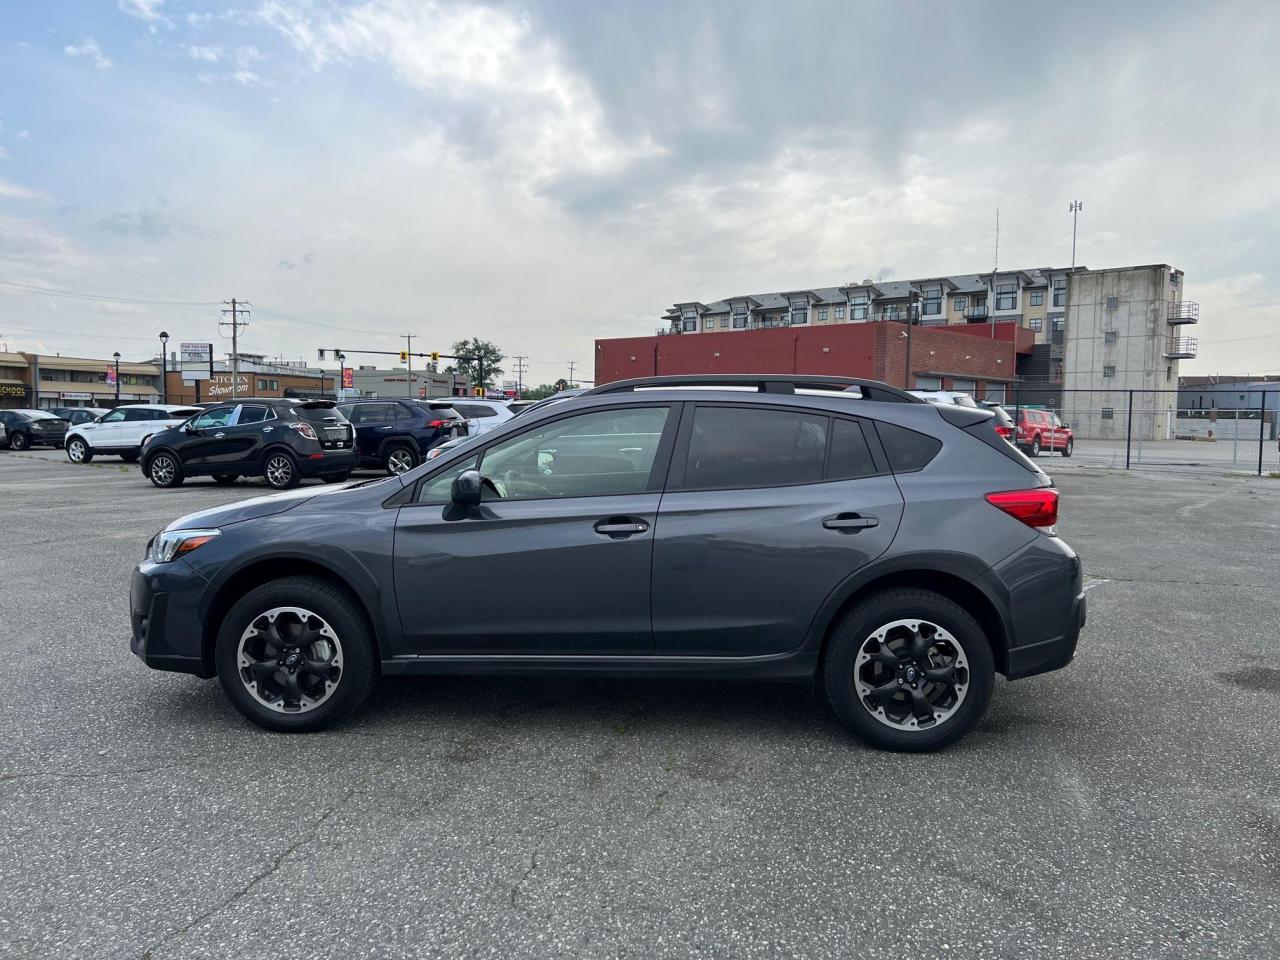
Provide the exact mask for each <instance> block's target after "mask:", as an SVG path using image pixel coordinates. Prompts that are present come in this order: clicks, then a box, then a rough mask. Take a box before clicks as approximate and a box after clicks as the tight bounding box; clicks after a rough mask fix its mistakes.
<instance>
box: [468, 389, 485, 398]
mask: <svg viewBox="0 0 1280 960" xmlns="http://www.w3.org/2000/svg"><path fill="white" fill-rule="evenodd" d="M471 394H472V396H476V397H483V396H484V387H472V388H471Z"/></svg>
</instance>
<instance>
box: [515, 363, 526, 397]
mask: <svg viewBox="0 0 1280 960" xmlns="http://www.w3.org/2000/svg"><path fill="white" fill-rule="evenodd" d="M528 359H529V358H528V357H516V358H515V360H516V399H517V400H518V399H520V397H521V396H522V395H523V394H524V367H525V363H524V362H525V361H526V360H528Z"/></svg>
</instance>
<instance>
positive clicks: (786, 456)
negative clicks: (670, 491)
mask: <svg viewBox="0 0 1280 960" xmlns="http://www.w3.org/2000/svg"><path fill="white" fill-rule="evenodd" d="M826 420H827V418H826V417H822V416H816V415H814V414H809V413H801V412H792V411H789V410H758V409H750V408H734V407H698V408H697V411H696V413H695V414H694V418H693V431H692V433H691V435H690V437H689V456H688V461H687V464H686V466H685V475H684V485H685V487H686V488H691V489H708V488H712V489H723V488H726V487H776V486H783V485H786V484H793V483H817V482H818V481H820V480H821V479H822V470H823V464H824V462H825V460H826V454H827V423H826Z"/></svg>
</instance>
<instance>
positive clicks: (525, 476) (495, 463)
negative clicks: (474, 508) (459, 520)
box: [480, 407, 669, 500]
mask: <svg viewBox="0 0 1280 960" xmlns="http://www.w3.org/2000/svg"><path fill="white" fill-rule="evenodd" d="M668 412H669V408H667V407H642V408H631V409H626V410H600V411H596V412H594V413H581V414H578V415H577V416H573V417H566V418H565V419H563V420H557V421H555V422H553V423H548V424H545V425H542V426H539V427H535V428H534V429H532V430H529V431H526V432H525V433H522V434H520V435H519V436H517V437H512V438H511V439H509V440H504V441H502V442H500V443H497V444H494V445H493V446H492V447H490V448H489V449H488V450H486V451H485V452H484V456H483V459H482V460H481V461H480V472H481V473H483V474H484V475H485V477H486V479H489V480H492V481H493V484H494V486H495V488H496V489H497V491H498V493H499V495H501V496H502V497H503V498H505V499H508V500H539V499H543V498H546V497H598V496H608V495H613V494H624V493H639V492H641V491H643V490H647V489H648V488H649V474H650V472H651V470H652V469H653V461H654V459H655V458H656V457H657V455H658V441H660V440H661V439H662V430H663V427H664V426H665V425H666V422H667V414H668Z"/></svg>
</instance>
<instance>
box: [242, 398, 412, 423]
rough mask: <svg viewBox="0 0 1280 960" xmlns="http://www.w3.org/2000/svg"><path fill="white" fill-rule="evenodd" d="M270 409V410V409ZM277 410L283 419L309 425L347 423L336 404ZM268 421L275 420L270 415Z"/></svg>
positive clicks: (317, 404) (282, 407)
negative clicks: (287, 418) (299, 421)
mask: <svg viewBox="0 0 1280 960" xmlns="http://www.w3.org/2000/svg"><path fill="white" fill-rule="evenodd" d="M379 406H390V404H379ZM269 409H270V408H269ZM275 409H276V410H278V411H279V415H280V416H282V417H297V418H300V419H302V420H306V421H307V422H308V423H319V424H328V425H330V426H333V425H335V424H340V423H346V422H347V418H346V417H345V416H344V415H343V413H342V411H341V410H339V409H338V407H337V405H336V404H331V403H299V404H289V405H288V406H277V407H275ZM267 419H268V420H271V419H274V418H273V417H272V416H271V415H270V414H268V415H267Z"/></svg>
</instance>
